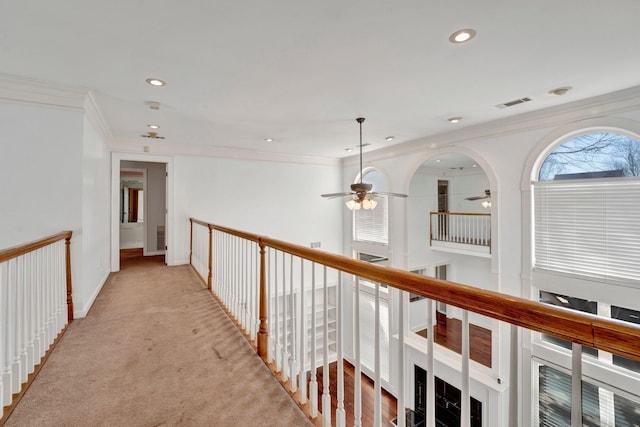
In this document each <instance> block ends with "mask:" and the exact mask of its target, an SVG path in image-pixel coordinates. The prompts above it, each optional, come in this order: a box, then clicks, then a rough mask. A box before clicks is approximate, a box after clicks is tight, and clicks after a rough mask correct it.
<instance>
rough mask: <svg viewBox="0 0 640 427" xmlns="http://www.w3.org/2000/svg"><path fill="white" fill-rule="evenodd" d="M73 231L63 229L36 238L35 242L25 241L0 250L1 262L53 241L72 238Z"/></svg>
mask: <svg viewBox="0 0 640 427" xmlns="http://www.w3.org/2000/svg"><path fill="white" fill-rule="evenodd" d="M72 234H73V232H72V231H61V232H60V233H56V234H54V235H52V236H49V237H45V238H42V239H40V240H35V241H33V242H29V243H24V244H22V245H18V246H14V247H12V248H8V249H2V250H0V262H5V261H9V260H10V259H13V258H17V257H19V256H20V255H24V254H27V253H29V252H33V251H35V250H37V249H40V248H44V247H45V246H48V245H50V244H52V243H56V242H58V241H60V240H65V239H71V235H72Z"/></svg>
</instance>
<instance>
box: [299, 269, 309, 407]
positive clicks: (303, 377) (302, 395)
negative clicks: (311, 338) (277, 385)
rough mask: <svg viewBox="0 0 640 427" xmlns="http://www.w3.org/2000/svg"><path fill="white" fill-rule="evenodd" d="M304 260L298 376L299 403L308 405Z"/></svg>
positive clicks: (301, 273) (301, 272)
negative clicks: (305, 363)
mask: <svg viewBox="0 0 640 427" xmlns="http://www.w3.org/2000/svg"><path fill="white" fill-rule="evenodd" d="M304 316H305V315H304V259H302V258H300V354H299V355H298V359H299V360H300V374H299V376H298V401H299V402H300V403H301V404H303V405H304V404H305V403H307V371H306V369H305V366H304V361H305V351H306V350H305V329H306V325H305V318H304Z"/></svg>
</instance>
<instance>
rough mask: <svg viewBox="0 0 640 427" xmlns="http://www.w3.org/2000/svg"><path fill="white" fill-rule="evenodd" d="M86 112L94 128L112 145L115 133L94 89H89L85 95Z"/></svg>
mask: <svg viewBox="0 0 640 427" xmlns="http://www.w3.org/2000/svg"><path fill="white" fill-rule="evenodd" d="M84 113H85V117H86V118H87V120H89V123H91V125H92V126H93V128H94V129H95V130H96V131H97V132H98V133H99V134H100V136H102V139H104V140H106V141H107V145H111V144H110V143H111V141H113V134H112V133H111V129H110V128H109V125H108V124H107V121H106V120H105V118H104V114H103V113H102V110H101V109H100V107H99V106H98V103H97V101H96V98H95V96H94V95H93V92H92V91H89V92H88V93H87V96H86V97H85V102H84Z"/></svg>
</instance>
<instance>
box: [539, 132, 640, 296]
mask: <svg viewBox="0 0 640 427" xmlns="http://www.w3.org/2000/svg"><path fill="white" fill-rule="evenodd" d="M638 175H640V143H638V141H636V140H634V139H632V138H630V137H628V136H625V135H621V134H617V133H605V132H601V133H590V134H586V135H581V136H578V137H575V138H572V139H570V140H568V141H566V142H564V143H562V144H561V145H559V146H558V147H557V148H556V149H555V150H553V151H552V152H551V153H550V154H549V155H548V156H547V157H546V159H545V160H544V162H543V163H542V165H541V168H540V172H539V181H538V182H536V183H534V203H535V210H534V215H535V221H534V227H535V241H534V247H535V251H534V267H535V269H537V270H539V269H541V270H545V271H548V272H554V273H562V274H569V275H571V276H577V277H582V278H585V277H587V278H589V279H591V280H595V281H606V282H611V281H615V282H619V283H620V284H625V285H628V284H630V283H633V282H635V284H636V285H637V286H640V269H638V268H637V266H638V265H640V221H639V220H638V218H639V216H638V215H639V214H638V213H639V212H640V178H638Z"/></svg>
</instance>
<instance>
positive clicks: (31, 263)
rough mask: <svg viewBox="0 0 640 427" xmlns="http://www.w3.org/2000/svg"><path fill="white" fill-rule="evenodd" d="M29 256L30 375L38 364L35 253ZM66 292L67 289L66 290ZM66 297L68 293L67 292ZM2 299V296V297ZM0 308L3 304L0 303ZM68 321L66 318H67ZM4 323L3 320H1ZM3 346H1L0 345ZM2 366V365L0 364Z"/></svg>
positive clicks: (28, 326)
mask: <svg viewBox="0 0 640 427" xmlns="http://www.w3.org/2000/svg"><path fill="white" fill-rule="evenodd" d="M28 256H29V258H28V259H29V263H28V264H29V268H28V278H27V312H28V313H27V325H26V331H27V366H28V367H29V373H30V374H31V373H33V371H34V367H35V365H36V364H37V363H36V361H35V360H34V351H35V349H34V346H33V345H34V341H35V310H36V307H35V298H34V296H35V295H34V292H33V288H34V280H35V253H34V252H30V253H29V254H28ZM65 291H66V288H65ZM65 295H66V292H65ZM0 299H2V296H1V295H0ZM0 307H2V304H1V303H0ZM65 319H66V318H65ZM0 321H2V319H0ZM0 346H1V344H0ZM0 366H2V364H1V363H0Z"/></svg>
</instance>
